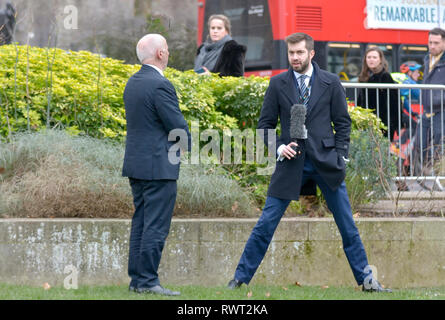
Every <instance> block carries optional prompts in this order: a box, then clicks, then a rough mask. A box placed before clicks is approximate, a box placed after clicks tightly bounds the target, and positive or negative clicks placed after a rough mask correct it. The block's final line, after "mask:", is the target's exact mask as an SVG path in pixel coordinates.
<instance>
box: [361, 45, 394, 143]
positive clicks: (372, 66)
mask: <svg viewBox="0 0 445 320" xmlns="http://www.w3.org/2000/svg"><path fill="white" fill-rule="evenodd" d="M359 82H362V83H395V81H394V80H393V78H392V77H391V74H390V73H389V71H388V61H386V59H385V55H384V54H383V51H382V50H381V49H380V48H379V47H369V48H368V49H367V50H366V52H365V56H364V57H363V62H362V70H361V72H360V75H359ZM388 91H389V104H388ZM357 105H358V106H361V107H363V108H366V107H367V108H369V109H373V110H374V113H375V114H376V115H377V117H379V118H380V119H381V120H382V122H383V123H384V124H385V126H386V127H387V128H388V130H387V131H385V132H384V134H385V136H388V135H389V137H390V139H391V140H392V139H393V137H394V132H395V131H396V130H398V125H399V103H398V94H397V90H395V89H391V90H388V89H361V90H360V93H359V96H358V101H357Z"/></svg>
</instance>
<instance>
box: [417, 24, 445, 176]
mask: <svg viewBox="0 0 445 320" xmlns="http://www.w3.org/2000/svg"><path fill="white" fill-rule="evenodd" d="M428 51H429V52H428V54H427V55H426V56H425V63H424V66H425V69H424V73H423V83H424V84H441V85H445V54H444V51H445V30H443V29H441V28H434V29H432V30H431V31H430V32H429V34H428ZM421 103H422V105H423V110H424V114H423V116H422V117H421V119H420V123H419V124H418V125H417V133H416V145H415V150H416V166H415V173H416V175H430V174H432V171H431V170H432V165H433V160H434V158H437V157H438V156H439V155H440V154H441V152H442V145H443V143H444V141H443V140H444V134H445V119H444V118H443V111H444V108H445V90H430V89H424V90H422V101H421ZM431 126H432V127H433V128H432V132H431ZM420 150H422V151H420Z"/></svg>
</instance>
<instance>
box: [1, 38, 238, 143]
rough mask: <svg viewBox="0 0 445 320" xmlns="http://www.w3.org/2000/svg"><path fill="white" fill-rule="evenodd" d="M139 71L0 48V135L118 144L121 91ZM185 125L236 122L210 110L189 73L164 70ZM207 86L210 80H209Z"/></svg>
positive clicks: (70, 55)
mask: <svg viewBox="0 0 445 320" xmlns="http://www.w3.org/2000/svg"><path fill="white" fill-rule="evenodd" d="M139 69H140V66H139V65H127V64H124V63H123V62H122V61H118V60H114V59H109V58H101V57H100V56H98V55H95V54H92V53H90V52H86V51H80V52H73V51H64V50H61V49H42V48H35V47H27V46H14V45H8V46H2V47H0V77H2V79H3V81H2V82H1V83H0V106H1V108H0V136H3V137H7V136H8V135H9V134H10V133H12V132H18V131H24V130H40V129H42V128H63V129H66V130H68V131H69V132H70V133H73V134H85V135H89V136H93V137H98V138H103V137H106V138H112V139H117V140H123V139H124V137H125V134H126V129H125V125H126V121H125V108H124V103H123V91H124V88H125V85H126V83H127V81H128V79H129V78H130V77H131V75H132V74H134V73H135V72H137V71H138V70H139ZM165 74H166V76H167V77H168V78H169V79H170V80H172V82H173V83H174V85H175V87H176V89H177V93H178V98H179V103H180V108H181V110H182V111H183V113H184V116H185V118H186V119H187V120H198V121H199V123H200V125H201V126H202V127H203V128H220V129H223V128H235V127H237V125H236V124H237V120H236V119H235V118H232V117H230V116H228V115H225V114H223V113H222V112H220V111H217V110H216V106H215V98H214V97H213V92H212V90H211V88H208V87H207V85H208V83H209V81H211V80H210V79H207V78H204V77H199V76H197V75H196V74H195V73H194V72H192V71H189V72H184V73H182V72H179V71H176V70H174V69H167V70H166V72H165ZM212 81H216V79H215V78H213V80H212Z"/></svg>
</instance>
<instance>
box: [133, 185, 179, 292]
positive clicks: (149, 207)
mask: <svg viewBox="0 0 445 320" xmlns="http://www.w3.org/2000/svg"><path fill="white" fill-rule="evenodd" d="M129 180H130V186H131V191H132V193H133V201H134V207H135V212H134V215H133V219H132V221H131V234H130V252H129V258H128V275H129V276H130V278H131V282H130V286H132V287H135V288H150V287H153V286H156V285H159V284H160V283H159V278H158V267H159V263H160V261H161V254H162V250H163V248H164V243H165V239H166V238H167V235H168V233H169V230H170V224H171V219H172V215H173V209H174V206H175V201H176V180H151V181H147V180H137V179H132V178H130V179H129Z"/></svg>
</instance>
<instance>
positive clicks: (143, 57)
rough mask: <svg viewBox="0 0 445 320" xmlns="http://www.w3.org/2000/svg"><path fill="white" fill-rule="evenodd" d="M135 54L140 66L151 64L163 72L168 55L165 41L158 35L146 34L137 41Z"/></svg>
mask: <svg viewBox="0 0 445 320" xmlns="http://www.w3.org/2000/svg"><path fill="white" fill-rule="evenodd" d="M136 54H137V56H138V59H139V61H140V62H141V63H142V64H153V65H155V66H157V67H159V68H160V69H162V70H164V69H165V68H166V67H167V63H168V55H169V54H168V46H167V40H165V38H164V37H163V36H161V35H160V34H154V33H153V34H147V35H145V36H144V37H142V39H141V40H139V42H138V44H137V46H136Z"/></svg>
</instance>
